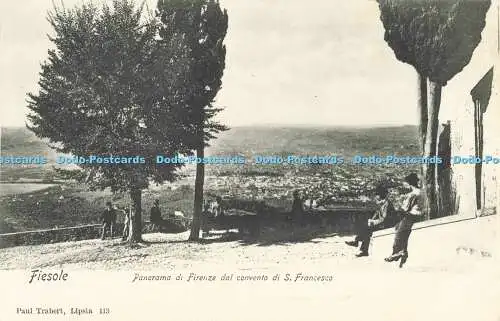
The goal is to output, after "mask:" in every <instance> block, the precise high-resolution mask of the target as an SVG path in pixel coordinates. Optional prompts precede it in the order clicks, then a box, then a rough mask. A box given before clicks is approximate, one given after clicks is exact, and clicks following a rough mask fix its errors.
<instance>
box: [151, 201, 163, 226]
mask: <svg viewBox="0 0 500 321" xmlns="http://www.w3.org/2000/svg"><path fill="white" fill-rule="evenodd" d="M150 220H151V223H153V226H158V228H160V225H161V211H160V200H159V199H155V201H154V204H153V207H151V212H150Z"/></svg>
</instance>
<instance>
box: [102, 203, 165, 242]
mask: <svg viewBox="0 0 500 321" xmlns="http://www.w3.org/2000/svg"><path fill="white" fill-rule="evenodd" d="M117 212H121V213H122V214H123V215H124V220H123V230H122V240H126V239H127V238H128V235H129V231H130V221H131V216H132V207H131V206H129V207H125V208H118V207H116V206H113V204H112V203H111V202H106V208H105V209H104V211H103V212H102V213H101V221H102V234H101V239H102V240H104V239H105V238H106V234H107V233H108V232H109V236H110V237H111V238H113V236H114V232H113V231H114V230H115V229H116V220H117ZM150 220H151V223H152V224H153V226H154V227H160V226H162V224H163V218H162V216H161V210H160V200H158V199H155V200H154V203H153V206H152V207H151V210H150Z"/></svg>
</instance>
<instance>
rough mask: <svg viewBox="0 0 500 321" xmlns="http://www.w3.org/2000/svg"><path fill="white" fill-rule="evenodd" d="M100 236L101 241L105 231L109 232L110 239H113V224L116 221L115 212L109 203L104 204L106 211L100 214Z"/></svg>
mask: <svg viewBox="0 0 500 321" xmlns="http://www.w3.org/2000/svg"><path fill="white" fill-rule="evenodd" d="M101 220H102V234H101V240H104V238H105V236H106V231H107V230H110V232H111V238H112V237H113V222H114V221H115V220H116V211H115V209H114V208H113V204H112V203H111V202H106V209H105V210H104V211H103V212H102V214H101Z"/></svg>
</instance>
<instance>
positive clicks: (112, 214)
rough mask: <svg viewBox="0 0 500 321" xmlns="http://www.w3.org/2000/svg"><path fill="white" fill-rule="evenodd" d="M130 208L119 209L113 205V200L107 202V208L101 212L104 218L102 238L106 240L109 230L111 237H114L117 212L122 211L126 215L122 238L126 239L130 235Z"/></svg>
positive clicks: (102, 218)
mask: <svg viewBox="0 0 500 321" xmlns="http://www.w3.org/2000/svg"><path fill="white" fill-rule="evenodd" d="M130 211H131V209H130V208H123V209H119V208H117V207H115V206H113V203H111V202H106V209H104V211H103V212H102V214H101V220H102V234H101V240H104V239H105V238H106V233H107V232H109V235H110V237H111V238H112V237H113V235H114V233H113V230H114V229H115V227H116V219H117V212H122V213H123V214H124V216H125V219H124V226H123V231H122V238H123V240H125V239H126V238H127V237H128V233H129V224H130V223H129V222H130V214H131V213H130Z"/></svg>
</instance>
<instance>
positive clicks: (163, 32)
mask: <svg viewBox="0 0 500 321" xmlns="http://www.w3.org/2000/svg"><path fill="white" fill-rule="evenodd" d="M157 16H158V18H159V19H160V21H161V27H160V33H159V34H160V37H161V39H162V41H163V42H166V43H170V44H171V46H174V47H176V48H179V52H182V55H183V59H186V60H187V64H188V66H189V67H188V68H189V74H188V76H187V77H186V78H185V81H186V86H184V91H183V94H182V97H183V100H182V101H181V102H180V104H182V108H184V112H183V124H184V126H186V129H187V131H186V133H185V134H186V135H187V136H186V141H187V142H188V144H190V146H192V148H193V149H196V148H197V147H198V146H199V144H200V138H202V139H203V140H202V141H203V142H204V145H205V146H206V145H207V144H208V141H209V140H210V139H213V138H215V134H217V133H218V132H221V131H224V130H226V129H227V128H226V126H224V125H222V124H220V123H219V122H217V121H215V120H214V117H215V116H216V115H217V113H218V112H220V111H221V108H217V107H214V105H213V103H214V99H215V97H216V95H217V93H218V92H219V90H220V89H221V86H222V76H223V72H224V68H225V57H226V46H225V45H224V44H223V40H224V38H225V36H226V33H227V27H228V15H227V12H226V10H224V11H223V10H222V9H221V8H220V5H219V3H218V1H215V0H159V1H158V6H157ZM200 132H201V133H200Z"/></svg>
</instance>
